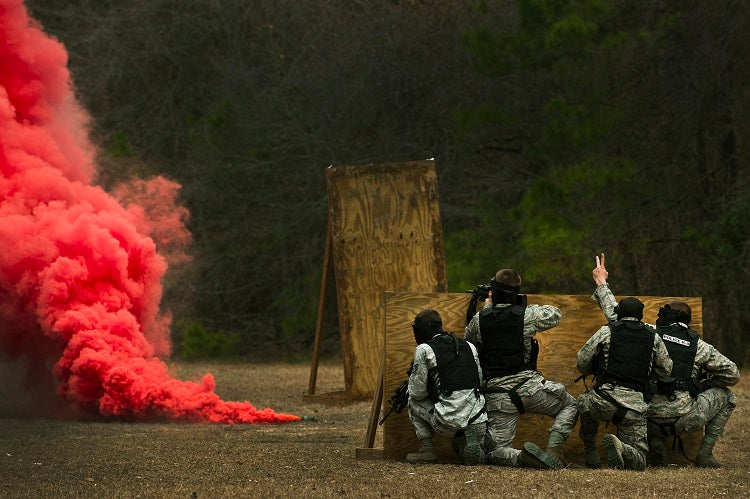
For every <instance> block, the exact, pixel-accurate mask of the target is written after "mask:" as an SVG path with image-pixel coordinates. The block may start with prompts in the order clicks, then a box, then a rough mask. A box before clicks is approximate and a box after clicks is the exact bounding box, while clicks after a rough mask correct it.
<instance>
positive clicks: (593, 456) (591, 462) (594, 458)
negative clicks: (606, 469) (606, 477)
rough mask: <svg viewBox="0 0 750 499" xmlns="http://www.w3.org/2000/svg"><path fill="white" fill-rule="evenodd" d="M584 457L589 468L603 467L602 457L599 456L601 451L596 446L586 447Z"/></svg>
mask: <svg viewBox="0 0 750 499" xmlns="http://www.w3.org/2000/svg"><path fill="white" fill-rule="evenodd" d="M584 459H585V461H584V462H585V464H586V467H587V468H594V469H598V468H601V467H602V459H601V458H600V457H599V452H598V451H597V450H596V447H594V448H592V449H585V450H584Z"/></svg>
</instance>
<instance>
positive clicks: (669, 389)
mask: <svg viewBox="0 0 750 499" xmlns="http://www.w3.org/2000/svg"><path fill="white" fill-rule="evenodd" d="M654 382H655V384H656V393H661V394H662V395H666V397H667V400H669V401H670V402H671V401H673V400H674V399H676V398H677V395H675V393H674V392H675V390H676V389H677V380H675V379H674V378H672V377H668V378H657V379H656V380H653V379H652V380H650V381H649V383H654Z"/></svg>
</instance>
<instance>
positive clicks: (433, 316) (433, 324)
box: [411, 310, 443, 345]
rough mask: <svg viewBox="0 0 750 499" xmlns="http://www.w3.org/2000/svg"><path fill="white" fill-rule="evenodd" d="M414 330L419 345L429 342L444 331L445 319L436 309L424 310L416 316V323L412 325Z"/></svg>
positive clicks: (415, 339)
mask: <svg viewBox="0 0 750 499" xmlns="http://www.w3.org/2000/svg"><path fill="white" fill-rule="evenodd" d="M411 327H412V329H413V330H414V341H416V342H417V345H421V344H422V343H427V342H428V341H430V340H431V339H432V337H433V336H435V335H436V334H440V333H442V332H443V321H442V319H441V318H440V314H438V313H437V312H436V311H434V310H422V311H421V312H419V313H418V314H417V316H416V317H415V318H414V323H413V324H412V325H411Z"/></svg>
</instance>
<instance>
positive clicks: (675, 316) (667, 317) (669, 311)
mask: <svg viewBox="0 0 750 499" xmlns="http://www.w3.org/2000/svg"><path fill="white" fill-rule="evenodd" d="M675 322H682V323H683V324H690V316H689V315H688V314H686V313H685V312H683V311H682V310H678V309H676V308H672V307H670V306H669V303H667V304H666V305H664V306H663V307H660V308H659V317H658V318H657V319H656V325H657V326H669V325H670V324H674V323H675Z"/></svg>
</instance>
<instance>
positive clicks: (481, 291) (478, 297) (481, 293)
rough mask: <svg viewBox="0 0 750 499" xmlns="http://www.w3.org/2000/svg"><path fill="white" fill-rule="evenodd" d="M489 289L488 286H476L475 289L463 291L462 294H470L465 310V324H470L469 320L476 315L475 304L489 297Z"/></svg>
mask: <svg viewBox="0 0 750 499" xmlns="http://www.w3.org/2000/svg"><path fill="white" fill-rule="evenodd" d="M491 289H492V288H491V287H490V285H489V284H477V289H467V290H466V291H464V293H471V300H470V301H469V306H468V308H467V309H466V324H468V323H469V322H471V318H472V317H474V314H476V313H477V303H479V302H480V301H484V300H486V299H487V298H489V297H490V290H491Z"/></svg>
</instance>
